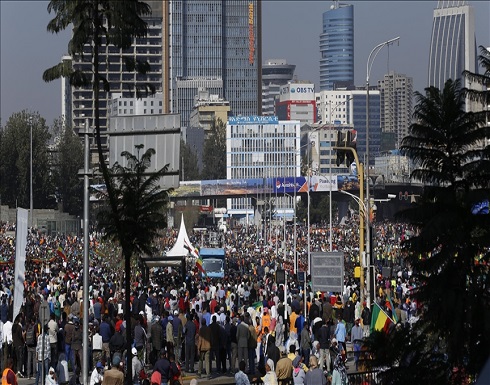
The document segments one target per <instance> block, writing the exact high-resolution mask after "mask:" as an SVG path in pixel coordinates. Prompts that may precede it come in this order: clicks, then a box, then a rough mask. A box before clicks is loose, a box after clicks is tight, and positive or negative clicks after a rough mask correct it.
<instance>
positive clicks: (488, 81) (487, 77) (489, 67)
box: [463, 46, 490, 108]
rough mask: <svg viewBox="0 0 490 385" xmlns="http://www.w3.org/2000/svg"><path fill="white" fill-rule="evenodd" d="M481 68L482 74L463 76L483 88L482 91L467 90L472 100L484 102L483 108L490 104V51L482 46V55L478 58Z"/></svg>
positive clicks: (465, 73) (465, 74) (468, 73)
mask: <svg viewBox="0 0 490 385" xmlns="http://www.w3.org/2000/svg"><path fill="white" fill-rule="evenodd" d="M478 58H479V61H480V64H481V66H482V67H483V70H484V72H483V73H482V74H479V73H472V72H470V71H464V72H463V76H464V77H465V78H466V79H468V80H470V81H471V82H472V83H476V84H479V85H481V86H482V88H481V89H475V88H473V89H467V90H465V91H466V92H467V94H468V95H469V96H470V98H471V99H472V100H477V101H480V102H482V106H483V108H485V106H488V105H489V104H490V49H489V48H486V47H483V46H480V55H479V56H478Z"/></svg>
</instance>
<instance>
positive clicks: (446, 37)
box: [428, 0, 478, 90]
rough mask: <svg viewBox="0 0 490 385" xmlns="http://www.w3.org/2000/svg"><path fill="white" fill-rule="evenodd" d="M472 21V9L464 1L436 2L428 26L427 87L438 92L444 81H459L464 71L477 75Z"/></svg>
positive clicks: (463, 84) (473, 24)
mask: <svg viewBox="0 0 490 385" xmlns="http://www.w3.org/2000/svg"><path fill="white" fill-rule="evenodd" d="M474 20H475V17H474V12H473V7H471V6H469V5H468V4H467V2H466V1H464V0H463V1H439V2H438V4H437V8H436V9H434V21H433V23H432V38H431V42H430V52H429V78H428V85H429V86H435V87H437V88H439V89H440V90H442V89H443V87H444V83H445V82H446V80H448V79H453V80H456V79H461V78H462V72H463V71H464V70H468V71H471V72H476V71H477V68H478V66H477V63H478V61H477V52H476V41H475V21H474ZM461 85H462V86H467V84H466V83H462V84H461Z"/></svg>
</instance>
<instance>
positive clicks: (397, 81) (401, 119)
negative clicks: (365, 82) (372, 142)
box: [378, 71, 413, 150]
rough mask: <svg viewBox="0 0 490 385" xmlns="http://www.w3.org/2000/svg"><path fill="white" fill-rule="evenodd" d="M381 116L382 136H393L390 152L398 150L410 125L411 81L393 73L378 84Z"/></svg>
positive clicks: (411, 105)
mask: <svg viewBox="0 0 490 385" xmlns="http://www.w3.org/2000/svg"><path fill="white" fill-rule="evenodd" d="M378 90H379V94H380V103H381V111H380V113H381V115H380V124H381V132H382V133H383V134H385V133H386V134H388V133H390V134H393V135H392V136H391V137H392V138H393V139H394V143H393V146H392V148H391V150H393V149H395V148H400V144H401V142H402V140H403V138H404V137H405V136H407V135H408V129H409V127H410V124H411V123H412V114H413V79H412V78H411V77H408V76H406V75H402V74H397V73H395V72H393V71H391V72H390V73H388V74H386V75H385V76H384V77H383V79H382V80H380V81H379V82H378Z"/></svg>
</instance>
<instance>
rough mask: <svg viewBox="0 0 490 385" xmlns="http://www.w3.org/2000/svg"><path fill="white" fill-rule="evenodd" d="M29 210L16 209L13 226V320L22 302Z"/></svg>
mask: <svg viewBox="0 0 490 385" xmlns="http://www.w3.org/2000/svg"><path fill="white" fill-rule="evenodd" d="M28 218H29V210H26V209H21V208H18V209H17V223H16V226H15V230H16V231H15V269H14V274H15V287H14V319H13V320H12V321H14V320H15V317H17V314H19V312H20V308H21V306H22V302H23V301H24V281H25V271H26V246H27V220H28Z"/></svg>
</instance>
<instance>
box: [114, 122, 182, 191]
mask: <svg viewBox="0 0 490 385" xmlns="http://www.w3.org/2000/svg"><path fill="white" fill-rule="evenodd" d="M108 134H109V166H112V165H113V164H114V163H115V162H118V163H119V164H121V165H122V166H126V159H125V158H123V157H122V156H121V153H122V152H123V151H128V152H130V153H131V154H136V149H135V146H136V145H141V144H142V145H143V146H144V148H143V150H142V151H143V152H142V153H141V155H142V154H143V153H144V152H145V151H146V150H147V149H149V148H153V149H155V152H156V153H155V155H154V156H153V157H152V159H151V163H152V164H151V165H150V167H149V168H148V172H154V171H156V170H160V169H161V168H163V167H164V166H165V165H167V164H168V165H169V166H168V175H166V176H164V177H163V178H162V179H163V180H162V181H161V182H160V186H161V187H162V188H164V189H168V188H176V187H178V186H179V166H180V115H179V114H168V115H150V116H140V115H136V116H118V117H112V118H110V122H109V131H108Z"/></svg>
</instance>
